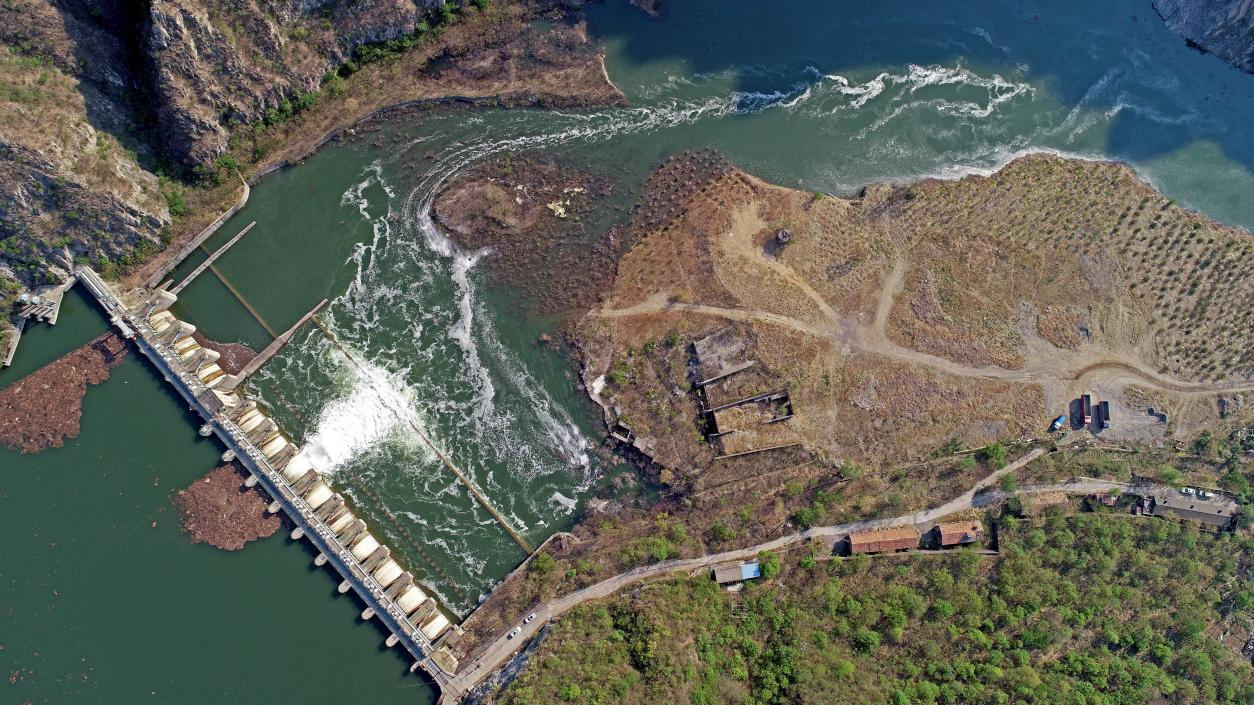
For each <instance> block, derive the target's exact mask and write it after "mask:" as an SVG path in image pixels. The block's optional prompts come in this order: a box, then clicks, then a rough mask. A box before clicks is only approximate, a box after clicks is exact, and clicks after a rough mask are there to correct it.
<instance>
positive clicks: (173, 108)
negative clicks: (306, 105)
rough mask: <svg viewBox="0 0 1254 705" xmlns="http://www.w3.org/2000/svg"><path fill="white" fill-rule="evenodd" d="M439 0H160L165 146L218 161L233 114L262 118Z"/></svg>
mask: <svg viewBox="0 0 1254 705" xmlns="http://www.w3.org/2000/svg"><path fill="white" fill-rule="evenodd" d="M439 4H440V2H439V1H438V0H368V1H366V2H356V1H354V0H332V1H331V2H328V3H311V2H307V1H305V0H286V1H279V2H261V1H260V0H244V1H243V2H229V1H225V0H154V1H153V2H152V5H151V10H150V14H149V18H148V28H147V33H146V35H145V51H146V52H147V59H148V61H149V62H150V65H151V67H152V72H153V90H154V96H153V97H154V99H155V111H156V116H157V124H158V127H159V128H160V134H161V139H162V145H161V146H162V148H163V150H164V151H165V152H166V153H167V154H168V155H169V156H170V158H171V159H173V160H175V161H177V162H178V163H180V164H182V165H184V166H196V165H201V164H205V163H207V162H209V161H212V160H213V159H214V158H215V157H217V156H218V155H219V154H221V153H222V152H223V151H225V150H226V147H227V140H228V139H229V132H228V128H229V126H230V124H231V123H232V122H239V123H251V122H256V121H259V120H262V119H264V118H265V117H266V115H267V113H268V111H270V110H281V109H282V107H283V102H284V101H290V100H292V99H294V98H296V97H297V96H299V95H300V94H302V93H307V92H310V91H314V90H317V89H318V87H319V86H320V85H321V84H322V80H323V78H324V77H325V76H326V74H327V72H328V71H329V70H331V69H334V68H336V67H339V66H341V65H343V64H344V63H345V62H347V61H349V60H350V59H351V58H352V55H353V51H354V50H355V49H356V48H357V47H359V46H361V45H363V44H371V43H377V42H384V41H389V40H393V39H399V38H401V37H405V36H408V35H412V34H413V33H414V31H415V29H416V28H417V27H418V23H419V22H421V21H422V20H423V17H424V16H425V15H426V14H427V13H428V12H429V11H431V10H432V8H434V7H435V6H436V5H439ZM224 77H229V80H224Z"/></svg>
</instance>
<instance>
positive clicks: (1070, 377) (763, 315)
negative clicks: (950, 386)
mask: <svg viewBox="0 0 1254 705" xmlns="http://www.w3.org/2000/svg"><path fill="white" fill-rule="evenodd" d="M890 300H891V299H890ZM668 311H675V312H683V313H694V314H699V315H704V316H713V317H716V318H724V319H727V320H733V321H757V322H761V323H768V324H771V325H776V326H782V327H785V328H791V329H793V330H796V331H800V332H802V333H805V334H807V335H811V336H814V337H817V338H824V339H828V340H831V341H832V342H833V344H835V345H836V346H837V347H841V348H845V349H846V350H847V351H851V350H856V351H858V352H863V353H868V354H872V355H882V356H884V357H888V358H892V359H894V360H898V361H900V362H906V363H912V364H916V365H921V366H924V367H929V368H932V369H935V370H938V371H940V372H944V373H946V374H950V375H954V376H956V377H967V378H975V379H994V380H1002V381H1008V382H1024V383H1030V384H1058V385H1063V386H1065V385H1067V384H1068V383H1071V382H1075V381H1078V380H1082V379H1087V378H1093V377H1101V376H1104V375H1108V374H1111V373H1115V374H1124V375H1128V376H1131V377H1133V378H1135V380H1136V383H1137V384H1140V385H1142V386H1145V387H1149V388H1151V389H1157V390H1160V391H1165V392H1171V393H1173V394H1186V395H1198V394H1216V393H1233V392H1249V391H1254V381H1230V382H1188V381H1183V380H1178V379H1174V378H1172V377H1169V376H1167V375H1164V374H1161V373H1159V372H1158V371H1156V370H1154V369H1152V368H1151V367H1149V366H1148V365H1146V364H1145V363H1143V362H1141V361H1140V360H1136V359H1134V358H1130V357H1124V356H1120V355H1117V354H1114V353H1109V352H1097V351H1087V352H1082V351H1073V350H1068V351H1065V353H1066V354H1065V355H1062V354H1054V355H1040V356H1032V357H1037V359H1036V360H1034V361H1029V363H1028V364H1026V365H1025V366H1024V367H1022V368H1019V369H1007V368H1004V367H996V366H988V367H972V366H969V365H963V364H961V363H958V362H954V361H953V360H948V359H945V358H943V357H938V356H936V355H930V354H928V353H925V352H920V351H918V350H912V349H910V348H907V347H904V346H902V345H899V344H897V343H894V342H893V341H891V340H889V339H888V336H887V335H886V334H885V333H884V331H883V329H882V328H881V326H882V325H883V324H884V323H885V322H886V320H887V317H888V313H887V308H886V307H885V306H883V305H881V307H880V310H879V311H877V313H876V317H875V318H876V323H875V325H874V326H866V325H863V324H861V323H858V322H857V321H854V320H851V319H847V318H837V319H835V320H829V322H828V325H816V324H814V323H809V322H806V321H801V320H797V319H795V318H791V317H789V316H784V315H782V314H778V313H772V312H770V311H762V310H751V309H738V308H725V307H720V306H708V305H705V304H688V303H679V302H675V301H671V300H669V299H668V297H667V294H666V293H665V292H663V293H660V294H654V295H653V296H651V297H649V298H648V299H646V300H644V301H643V302H641V303H638V304H635V305H634V306H630V307H626V308H619V309H601V310H599V311H596V312H594V315H597V316H601V317H603V318H624V317H630V316H639V315H644V314H651V313H665V312H668ZM824 311H825V312H826V311H830V309H824Z"/></svg>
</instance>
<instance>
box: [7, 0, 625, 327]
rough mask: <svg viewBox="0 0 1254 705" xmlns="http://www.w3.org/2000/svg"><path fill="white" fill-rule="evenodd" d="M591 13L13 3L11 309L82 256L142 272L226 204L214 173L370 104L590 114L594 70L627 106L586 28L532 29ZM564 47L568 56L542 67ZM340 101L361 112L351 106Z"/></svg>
mask: <svg viewBox="0 0 1254 705" xmlns="http://www.w3.org/2000/svg"><path fill="white" fill-rule="evenodd" d="M580 5H581V2H578V1H576V0H566V1H559V0H491V1H490V2H489V1H484V0H459V2H457V3H441V2H440V0H326V1H324V2H310V1H309V0H264V1H263V0H239V1H236V0H147V1H144V2H126V1H125V0H0V307H4V304H3V301H4V300H5V299H6V297H7V296H9V295H11V293H12V291H13V290H14V288H15V285H14V284H13V282H21V283H24V284H28V285H30V284H35V283H39V282H41V281H42V280H45V279H46V280H52V279H55V278H58V277H59V276H60V275H61V274H63V273H64V271H65V270H67V269H68V268H69V267H71V266H72V264H73V263H74V261H75V260H78V261H88V262H91V263H93V264H94V265H96V266H98V267H101V268H103V269H106V270H108V269H110V268H117V269H119V270H122V271H125V270H128V269H130V268H131V266H132V265H134V264H137V263H139V262H141V261H143V260H144V259H146V258H147V256H148V255H149V254H150V253H152V252H155V251H157V250H158V249H160V247H161V245H162V243H163V242H168V241H169V240H170V239H171V238H175V239H178V238H179V237H181V236H182V235H183V232H182V231H184V230H190V229H194V226H196V224H197V223H199V222H200V221H201V220H204V218H203V215H204V213H203V212H202V211H206V210H214V209H215V208H216V203H217V201H220V200H222V199H221V198H218V196H217V195H212V196H210V195H204V196H203V197H200V200H199V201H196V200H194V199H193V198H192V197H195V196H197V192H192V193H191V194H190V195H189V197H188V198H187V199H185V198H184V195H185V192H186V191H187V189H188V188H190V187H191V186H192V185H193V184H195V183H196V182H197V181H198V180H200V179H201V177H205V176H208V177H210V178H209V179H208V180H206V181H205V182H204V183H207V184H212V183H217V182H220V181H223V180H225V179H228V178H230V180H231V181H233V178H231V177H230V174H231V171H232V169H233V168H234V167H235V166H236V165H239V168H240V169H241V170H243V171H244V172H245V175H246V176H247V175H250V174H251V171H250V169H248V168H247V167H255V169H256V173H261V172H262V171H264V170H265V168H269V167H270V166H272V164H268V163H266V164H257V162H258V161H259V160H261V159H262V158H263V155H266V154H274V153H279V154H281V155H282V159H283V161H289V160H295V159H299V158H301V157H303V156H304V155H305V154H307V153H308V151H309V149H311V148H313V147H314V146H315V145H316V144H317V143H319V142H320V140H321V138H322V136H323V135H325V134H326V133H328V132H331V131H334V130H335V129H337V128H341V127H344V126H345V125H346V123H351V122H354V121H356V120H360V119H362V118H363V117H365V115H366V114H368V111H364V108H363V109H357V108H362V106H366V107H368V108H369V109H370V110H377V109H379V108H382V107H384V106H385V105H388V104H390V103H392V102H397V101H403V100H408V99H422V98H433V97H440V96H446V95H468V96H472V97H484V98H488V97H491V96H498V95H501V96H515V94H518V95H531V96H533V100H532V102H535V103H544V104H577V103H579V102H580V101H578V100H575V101H568V100H564V98H568V97H569V94H571V93H575V92H578V90H579V89H578V87H574V88H572V86H577V83H578V79H581V78H582V79H586V77H587V76H591V75H593V74H594V73H595V77H596V79H597V80H599V81H602V82H603V83H604V84H605V86H604V88H606V89H608V90H605V91H602V93H603V94H604V95H606V96H608V95H610V93H613V94H614V96H617V98H621V94H617V91H616V90H614V89H613V87H612V86H609V85H608V79H604V72H603V70H602V69H601V68H600V64H599V59H598V56H597V54H596V51H595V49H593V48H591V43H590V42H588V41H587V37H586V35H585V34H583V32H582V29H579V28H578V27H576V26H575V25H574V23H572V24H571V25H570V26H567V25H566V24H563V23H562V22H556V23H554V28H553V29H552V31H550V32H548V33H534V36H532V34H531V33H527V32H526V28H527V26H528V24H529V22H530V20H531V19H532V18H534V17H535V16H537V15H539V14H541V13H546V12H549V13H550V14H549V15H547V16H551V17H554V18H560V17H561V16H562V15H563V14H564V13H566V12H568V11H570V10H571V9H577V8H578V7H579V6H580ZM524 35H526V36H524ZM571 42H574V43H575V44H578V45H579V47H578V48H577V49H572V48H571V47H569V46H567V45H568V44H570V43H571ZM411 47H420V49H416V50H414V51H406V50H407V49H409V48H411ZM402 53H404V58H403V59H401V60H398V61H380V59H382V58H385V57H395V56H399V55H401V54H402ZM549 54H560V55H561V56H560V57H559V59H557V60H542V59H544V58H545V57H546V56H548V55H549ZM536 57H539V59H537V58H536ZM589 57H591V59H589ZM593 59H596V60H595V61H593ZM370 61H378V63H375V64H374V65H373V66H371V67H369V68H370V69H380V70H382V69H383V67H384V66H385V65H386V67H387V69H386V71H387V72H389V74H388V75H387V76H386V79H387V80H386V81H383V79H384V78H385V77H384V76H381V75H373V76H367V77H366V78H364V79H361V80H366V81H367V82H368V83H370V86H368V87H365V88H363V87H361V86H357V85H355V83H354V82H355V81H356V82H361V81H360V80H359V76H358V75H355V74H358V72H359V69H361V66H362V65H364V64H366V63H369V62H370ZM432 61H435V62H441V63H442V65H443V64H451V65H452V66H454V67H460V66H461V65H463V64H464V65H467V66H475V67H489V69H492V70H494V76H496V77H497V78H501V80H489V79H492V78H493V77H482V79H481V80H480V78H481V77H478V76H468V77H466V76H462V74H463V73H465V72H459V71H443V72H430V71H427V70H426V67H427V65H428V63H429V62H432ZM520 62H523V63H520ZM445 68H447V66H446V67H445ZM366 73H369V71H367V72H366ZM375 73H376V74H378V73H380V71H375ZM436 73H440V76H439V77H436V76H435V74H436ZM428 74H431V75H430V76H429V75H428ZM349 76H351V77H352V78H348V79H347V80H342V79H345V78H346V77H349ZM462 78H465V79H466V80H465V81H462V82H461V83H457V82H456V81H459V80H461V79H462ZM472 79H473V80H472ZM603 79H604V80H603ZM380 81H383V82H382V83H381V82H380ZM467 82H469V83H467ZM588 82H589V81H586V80H585V83H588ZM470 84H473V85H470ZM363 91H364V92H365V94H363ZM614 96H610V98H607V99H606V100H609V99H613V98H614ZM511 99H513V98H511ZM337 100H338V101H339V102H348V103H351V106H350V108H353V109H348V110H342V111H341V110H338V109H336V108H335V105H336V101H337ZM584 102H604V100H603V97H602V95H601V94H600V93H599V94H597V95H596V96H592V97H590V98H587V99H586V100H585V101H584ZM315 104H318V105H319V107H320V108H321V109H320V110H313V109H312V108H313V107H314V105H315ZM296 114H300V117H299V118H298V119H296V120H292V119H291V118H292V116H293V115H296ZM302 120H305V121H306V122H307V123H308V124H305V125H303V126H298V127H296V128H293V127H292V124H293V123H300V122H301V121H302ZM245 125H251V126H263V125H265V126H268V127H265V129H264V130H262V129H260V128H258V129H249V130H247V132H248V140H245V141H246V142H247V143H248V144H247V145H244V146H239V145H236V144H235V142H233V141H232V138H233V135H235V136H236V137H237V138H238V135H239V134H240V133H241V132H242V131H243V130H241V129H240V128H241V126H245ZM302 130H303V132H302ZM263 132H264V133H265V134H264V137H263V136H262V133H263ZM304 133H308V134H304ZM315 133H316V134H315ZM238 141H240V140H239V139H236V142H238ZM259 141H263V142H265V144H264V146H263V145H260V144H258V142H259ZM233 147H234V149H233ZM274 158H275V159H277V157H274ZM280 163H281V162H280ZM161 174H165V175H168V176H169V177H170V178H166V177H165V176H161ZM254 175H255V174H254ZM215 193H216V192H215ZM227 196H228V197H230V198H233V196H230V195H229V194H227ZM214 198H216V199H217V200H216V201H213V202H212V203H211V202H210V201H211V200H212V199H214ZM189 204H190V205H189ZM184 210H188V213H187V216H188V217H187V218H186V219H183V220H179V218H178V216H179V215H180V214H182V212H183V211H184ZM172 226H173V227H172Z"/></svg>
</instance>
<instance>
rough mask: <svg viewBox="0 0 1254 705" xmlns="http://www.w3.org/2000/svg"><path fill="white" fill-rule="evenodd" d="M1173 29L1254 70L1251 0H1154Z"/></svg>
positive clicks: (1221, 55)
mask: <svg viewBox="0 0 1254 705" xmlns="http://www.w3.org/2000/svg"><path fill="white" fill-rule="evenodd" d="M1154 9H1155V10H1156V11H1157V12H1158V15H1159V16H1160V17H1162V18H1163V21H1164V22H1166V23H1167V26H1168V27H1170V28H1171V30H1172V31H1173V32H1175V33H1176V34H1179V35H1181V36H1183V37H1184V38H1185V39H1187V40H1189V41H1190V42H1191V43H1192V44H1194V45H1196V46H1197V47H1199V48H1201V49H1203V50H1205V51H1208V52H1211V53H1212V54H1215V55H1216V56H1218V57H1220V58H1222V59H1223V60H1224V61H1227V62H1228V63H1230V64H1232V65H1233V66H1236V67H1237V68H1239V69H1241V70H1243V71H1250V72H1252V73H1254V0H1154Z"/></svg>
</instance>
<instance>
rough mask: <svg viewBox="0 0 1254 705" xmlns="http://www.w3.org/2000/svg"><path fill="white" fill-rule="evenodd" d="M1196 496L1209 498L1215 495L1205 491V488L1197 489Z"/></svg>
mask: <svg viewBox="0 0 1254 705" xmlns="http://www.w3.org/2000/svg"><path fill="white" fill-rule="evenodd" d="M1197 496H1198V497H1201V498H1202V499H1210V498H1211V497H1214V496H1215V495H1214V494H1212V493H1210V492H1207V491H1206V490H1198V491H1197Z"/></svg>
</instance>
